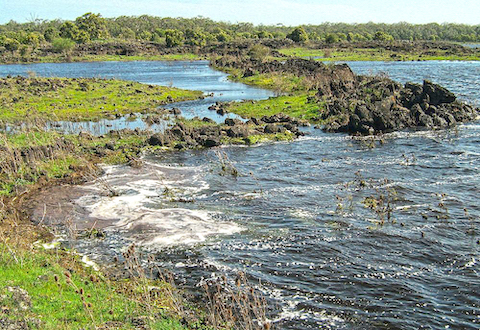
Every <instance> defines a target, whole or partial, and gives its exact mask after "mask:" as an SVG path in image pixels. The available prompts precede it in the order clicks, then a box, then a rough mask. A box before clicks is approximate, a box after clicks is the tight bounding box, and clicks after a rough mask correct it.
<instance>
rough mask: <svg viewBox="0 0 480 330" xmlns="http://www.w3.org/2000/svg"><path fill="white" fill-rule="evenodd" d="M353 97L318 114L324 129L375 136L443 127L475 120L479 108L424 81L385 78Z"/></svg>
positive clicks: (360, 90) (368, 85)
mask: <svg viewBox="0 0 480 330" xmlns="http://www.w3.org/2000/svg"><path fill="white" fill-rule="evenodd" d="M352 95H353V97H347V98H345V99H343V102H340V101H338V100H336V102H333V104H331V105H330V106H329V107H327V110H326V111H325V112H324V113H323V114H322V117H323V118H324V119H327V120H329V122H328V124H326V125H325V130H326V131H329V132H348V133H351V134H357V133H358V134H377V133H382V132H391V131H396V130H401V129H405V128H413V127H420V128H422V127H423V128H428V129H433V128H445V127H450V126H453V125H455V124H457V123H463V122H468V121H472V120H475V119H476V118H477V116H478V115H479V113H480V112H479V109H476V108H474V107H472V106H470V105H467V104H464V103H461V102H459V101H457V99H456V97H455V95H454V94H453V93H452V92H450V91H449V90H447V89H446V88H444V87H442V86H439V85H437V84H434V83H432V82H430V81H427V80H426V81H424V82H423V85H419V84H412V83H407V84H405V85H404V86H401V85H399V84H396V83H394V82H392V81H391V80H389V79H383V80H382V81H377V82H375V83H374V84H372V83H368V84H364V85H361V86H359V87H358V88H357V90H356V91H355V93H352Z"/></svg>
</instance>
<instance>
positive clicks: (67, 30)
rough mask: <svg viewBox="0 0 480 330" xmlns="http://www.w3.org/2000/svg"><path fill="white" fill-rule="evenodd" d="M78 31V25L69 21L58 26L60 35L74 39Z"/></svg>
mask: <svg viewBox="0 0 480 330" xmlns="http://www.w3.org/2000/svg"><path fill="white" fill-rule="evenodd" d="M78 33H79V30H78V27H77V26H76V25H75V24H73V23H72V22H70V21H67V22H65V23H63V24H62V25H61V26H60V37H62V38H68V39H71V40H76V39H77V35H78Z"/></svg>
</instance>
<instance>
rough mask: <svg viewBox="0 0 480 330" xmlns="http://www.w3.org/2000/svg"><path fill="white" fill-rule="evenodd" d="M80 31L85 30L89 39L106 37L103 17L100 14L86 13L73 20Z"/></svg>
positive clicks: (106, 32)
mask: <svg viewBox="0 0 480 330" xmlns="http://www.w3.org/2000/svg"><path fill="white" fill-rule="evenodd" d="M75 24H76V25H77V27H78V29H79V30H80V31H85V32H86V33H87V34H88V38H89V39H91V40H95V39H105V38H108V31H107V25H106V21H105V19H104V18H103V17H102V16H101V15H100V14H93V13H86V14H84V15H83V16H80V17H77V19H76V20H75Z"/></svg>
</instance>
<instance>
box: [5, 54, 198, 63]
mask: <svg viewBox="0 0 480 330" xmlns="http://www.w3.org/2000/svg"><path fill="white" fill-rule="evenodd" d="M206 59H207V57H206V56H205V55H197V54H194V53H178V54H175V53H173V54H163V55H159V54H149V53H145V54H136V55H112V54H82V55H80V54H63V53H59V54H52V53H51V54H48V55H43V56H40V55H29V56H24V57H21V56H11V55H10V54H3V56H2V57H1V58H0V63H1V64H30V63H69V62H117V61H118V62H133V61H199V60H206Z"/></svg>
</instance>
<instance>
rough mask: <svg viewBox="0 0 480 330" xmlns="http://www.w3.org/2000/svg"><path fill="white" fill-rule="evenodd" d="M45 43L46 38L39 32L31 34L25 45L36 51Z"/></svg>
mask: <svg viewBox="0 0 480 330" xmlns="http://www.w3.org/2000/svg"><path fill="white" fill-rule="evenodd" d="M44 41H45V38H44V37H43V35H42V34H40V33H39V32H30V33H29V34H28V35H27V37H26V39H25V43H26V44H27V45H30V46H32V48H33V49H36V48H37V47H38V46H39V45H40V43H42V42H44Z"/></svg>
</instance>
